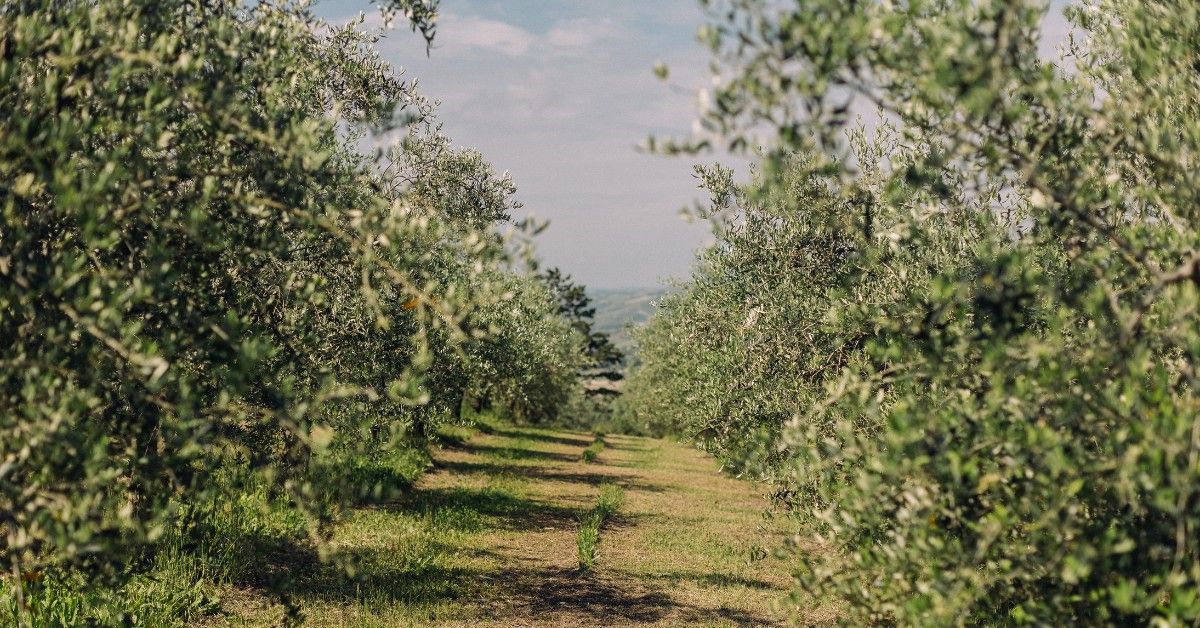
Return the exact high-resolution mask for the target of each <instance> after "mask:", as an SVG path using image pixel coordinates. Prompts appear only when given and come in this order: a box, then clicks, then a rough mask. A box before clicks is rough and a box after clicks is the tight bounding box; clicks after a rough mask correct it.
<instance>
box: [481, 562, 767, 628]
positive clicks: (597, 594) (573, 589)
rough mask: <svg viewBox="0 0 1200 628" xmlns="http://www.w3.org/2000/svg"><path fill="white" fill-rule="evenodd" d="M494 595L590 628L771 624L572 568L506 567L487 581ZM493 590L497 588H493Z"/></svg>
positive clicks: (525, 610)
mask: <svg viewBox="0 0 1200 628" xmlns="http://www.w3.org/2000/svg"><path fill="white" fill-rule="evenodd" d="M488 581H489V583H490V584H491V585H493V586H490V587H489V589H492V590H493V593H492V594H493V595H497V594H498V595H503V596H504V597H505V598H506V599H508V600H509V601H510V603H511V604H512V605H513V607H514V608H513V612H514V613H516V614H518V615H525V616H532V617H548V616H549V615H550V614H551V613H563V612H568V613H574V614H580V615H585V616H587V617H589V621H588V625H597V626H599V625H626V624H631V623H639V622H641V623H652V622H660V621H663V620H670V622H671V623H672V624H677V625H694V624H701V623H711V622H713V621H719V620H724V621H728V622H732V623H735V624H737V625H742V626H760V625H766V624H770V623H771V620H770V619H768V618H765V617H761V616H758V615H755V614H752V613H747V612H743V611H738V610H733V609H724V608H722V609H706V608H699V607H696V606H693V605H690V604H687V603H684V602H681V601H677V600H673V599H672V598H671V597H670V596H669V595H667V594H666V593H664V592H663V591H659V590H646V589H642V588H640V587H637V586H636V585H635V586H623V585H624V584H625V583H623V582H621V581H610V580H607V579H600V578H594V577H591V576H586V575H581V574H580V573H579V572H578V571H576V570H574V569H538V568H534V567H531V566H526V565H506V566H505V569H503V570H501V571H500V572H499V573H496V574H491V575H490V576H489V577H488ZM493 587H494V588H493Z"/></svg>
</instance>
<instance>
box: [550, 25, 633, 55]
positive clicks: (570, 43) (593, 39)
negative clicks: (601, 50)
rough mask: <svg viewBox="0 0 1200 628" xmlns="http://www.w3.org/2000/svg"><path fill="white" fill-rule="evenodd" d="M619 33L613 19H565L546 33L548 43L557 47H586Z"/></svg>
mask: <svg viewBox="0 0 1200 628" xmlns="http://www.w3.org/2000/svg"><path fill="white" fill-rule="evenodd" d="M617 35H619V31H618V30H617V28H616V26H614V25H613V23H612V21H611V20H602V21H600V20H587V19H574V20H564V21H562V22H559V23H558V24H557V25H555V27H554V28H552V29H550V32H548V33H546V43H547V44H549V45H550V46H553V47H555V48H586V47H588V46H591V45H593V44H595V43H597V42H599V41H602V40H604V39H609V38H611V37H616V36H617Z"/></svg>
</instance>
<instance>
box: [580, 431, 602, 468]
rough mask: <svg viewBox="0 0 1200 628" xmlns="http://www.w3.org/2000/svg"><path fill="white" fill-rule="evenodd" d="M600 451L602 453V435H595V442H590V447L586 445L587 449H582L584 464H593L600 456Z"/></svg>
mask: <svg viewBox="0 0 1200 628" xmlns="http://www.w3.org/2000/svg"><path fill="white" fill-rule="evenodd" d="M601 451H604V435H603V434H600V435H597V436H596V440H594V441H592V444H591V445H588V446H587V447H585V448H584V450H583V454H582V457H583V461H584V462H595V461H596V458H598V457H599V456H600V452H601Z"/></svg>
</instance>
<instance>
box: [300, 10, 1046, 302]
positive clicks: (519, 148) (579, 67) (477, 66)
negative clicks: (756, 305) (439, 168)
mask: <svg viewBox="0 0 1200 628" xmlns="http://www.w3.org/2000/svg"><path fill="white" fill-rule="evenodd" d="M1055 4H1056V5H1058V4H1060V3H1059V2H1056V3H1055ZM315 9H316V12H317V14H318V15H320V16H321V17H324V18H326V19H328V20H330V21H343V20H345V19H348V18H350V17H353V16H354V15H357V14H358V13H359V12H360V11H365V12H366V13H367V14H368V15H370V16H375V15H377V11H378V9H377V8H376V7H375V6H373V5H370V4H368V2H367V0H318V1H317V2H315ZM1055 13H1056V15H1054V16H1053V17H1052V18H1051V20H1050V21H1051V22H1052V23H1051V24H1048V25H1047V37H1046V39H1047V40H1048V42H1047V43H1050V42H1053V41H1060V40H1061V39H1062V37H1063V28H1062V21H1061V18H1060V17H1059V16H1058V15H1057V12H1055ZM703 21H704V15H703V13H702V12H701V10H700V8H699V2H697V0H653V1H651V0H606V1H604V2H596V1H590V2H585V1H580V0H443V2H442V3H441V14H440V16H439V18H438V30H437V38H436V41H435V45H434V48H433V50H432V51H431V53H430V55H429V56H428V57H426V54H425V47H424V42H423V40H421V39H420V37H419V36H417V35H414V34H412V33H411V32H409V31H408V29H407V26H405V25H398V26H397V27H396V29H395V30H393V31H391V32H390V33H389V34H388V35H387V37H386V39H385V40H384V41H382V42H381V44H380V49H381V51H382V52H383V54H384V56H385V57H386V58H387V59H388V60H389V61H391V62H392V63H394V64H395V65H396V66H397V67H398V68H403V69H404V71H405V74H406V76H407V77H408V78H415V79H416V80H417V81H418V84H419V85H420V88H421V91H422V92H423V93H424V94H425V95H427V96H429V97H431V98H433V99H435V100H438V101H440V103H441V107H440V109H439V110H440V117H441V119H442V120H443V122H444V124H445V130H446V132H447V133H448V134H449V135H450V136H451V137H452V138H453V139H454V141H455V142H456V143H457V144H459V145H463V146H471V147H475V148H478V149H479V150H480V151H481V152H482V153H483V155H484V157H485V158H487V159H488V160H489V161H491V162H492V163H493V164H494V165H495V166H496V167H497V168H498V169H499V170H507V171H509V172H511V173H512V175H513V177H514V179H515V181H516V183H517V188H518V198H519V199H520V200H521V202H523V203H524V204H525V210H524V211H525V212H528V213H532V214H533V215H535V216H537V217H538V218H540V219H548V220H549V221H550V228H549V229H548V230H547V231H546V232H544V233H543V234H542V235H541V236H540V237H539V251H540V253H541V256H542V257H543V258H544V259H545V260H546V262H547V263H548V264H550V265H555V266H559V267H561V268H563V269H564V270H565V271H566V272H569V273H571V274H572V275H574V276H575V277H576V278H577V279H579V280H581V281H583V282H584V283H585V284H587V285H588V286H590V287H596V288H616V287H645V286H654V285H657V284H659V283H660V280H661V279H662V278H663V277H666V276H685V275H687V273H688V270H689V268H690V266H691V261H692V258H693V253H694V251H695V249H696V248H697V247H698V246H700V245H702V244H703V243H704V242H705V241H706V240H707V239H708V229H707V227H706V226H705V225H703V224H687V223H686V222H684V221H683V220H682V219H681V218H680V217H679V210H680V209H681V208H682V207H684V206H685V205H689V204H690V203H691V202H692V201H693V200H695V199H698V198H701V194H700V192H699V191H698V190H697V189H696V181H695V179H693V177H692V165H693V163H694V158H687V157H676V158H670V157H662V156H655V155H646V154H642V153H639V152H637V151H636V150H635V147H636V145H637V144H639V143H640V142H642V141H643V140H644V139H645V138H646V137H647V136H648V135H650V134H660V135H676V136H683V135H686V133H687V131H688V130H689V129H690V128H691V124H692V119H693V117H694V113H695V111H696V102H695V92H696V90H697V89H698V88H700V87H702V86H704V85H705V83H706V82H707V80H708V75H707V70H706V66H707V62H708V56H707V54H706V52H705V50H704V49H703V48H702V47H701V46H700V44H698V43H696V40H695V33H696V29H697V28H698V27H699V26H700V25H701V24H702V23H703ZM660 60H661V61H664V62H666V63H667V64H668V65H669V66H670V68H671V80H670V82H669V83H668V84H664V83H663V82H661V81H659V80H658V79H657V78H655V77H654V75H653V74H652V71H651V70H652V68H653V66H654V64H655V63H656V62H657V61H660ZM703 159H704V160H705V161H714V160H716V159H717V158H716V157H706V158H703Z"/></svg>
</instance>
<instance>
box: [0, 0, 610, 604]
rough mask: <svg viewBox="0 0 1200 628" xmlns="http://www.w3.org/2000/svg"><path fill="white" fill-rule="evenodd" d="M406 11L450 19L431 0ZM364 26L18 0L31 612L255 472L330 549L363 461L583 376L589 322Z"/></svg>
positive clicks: (560, 396) (9, 30)
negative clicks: (59, 588)
mask: <svg viewBox="0 0 1200 628" xmlns="http://www.w3.org/2000/svg"><path fill="white" fill-rule="evenodd" d="M51 4H53V6H51ZM395 4H396V6H395V7H394V9H399V10H402V11H403V12H404V15H405V16H406V17H408V18H410V19H411V20H412V23H413V26H414V29H418V30H420V31H421V32H422V33H423V34H425V35H426V36H427V37H431V36H432V29H433V22H432V19H431V18H432V9H433V5H432V3H428V2H419V1H416V2H397V3H395ZM359 26H360V25H359V24H349V25H344V26H337V25H330V24H323V23H319V22H317V21H316V20H315V19H314V18H313V16H312V15H311V14H310V13H309V12H308V11H307V9H305V8H303V6H297V5H293V4H290V3H261V4H259V3H245V2H241V1H240V0H118V1H105V2H92V1H79V2H55V3H44V2H6V3H3V4H0V338H3V339H4V341H3V343H0V345H2V346H0V561H2V562H3V563H4V564H5V566H6V567H7V568H8V570H9V571H10V572H11V573H12V574H13V578H12V580H11V581H10V582H11V585H12V586H15V587H16V590H17V591H16V592H17V595H18V604H19V603H20V600H19V597H20V592H21V586H22V582H24V581H27V580H28V579H29V577H31V576H29V574H40V573H42V572H43V571H44V570H46V569H52V568H55V569H57V568H62V567H64V566H70V567H72V568H74V569H76V570H78V571H79V572H81V573H84V574H86V575H87V576H89V577H93V576H115V577H120V576H124V575H127V574H128V573H129V569H128V568H127V565H128V563H129V562H130V561H138V560H141V559H140V558H139V557H143V556H145V555H146V554H147V553H151V554H152V553H153V551H154V548H155V547H156V544H157V543H158V542H160V541H161V539H163V538H164V537H166V536H170V535H176V536H177V535H178V534H185V535H186V534H187V533H188V530H189V529H188V528H187V527H186V526H183V523H181V522H183V521H185V520H187V521H189V522H192V523H195V522H194V521H193V519H194V517H183V515H184V514H186V513H189V512H190V513H191V514H192V515H195V512H196V509H195V506H197V505H199V504H203V503H214V502H217V503H228V502H230V501H231V500H234V496H235V495H237V494H239V493H240V492H242V491H244V490H247V487H249V486H254V487H255V490H264V488H263V487H265V490H267V491H268V492H270V493H271V494H273V495H276V496H277V501H278V502H279V503H281V504H286V507H287V508H288V509H290V510H291V511H293V512H295V513H298V514H300V515H303V517H304V520H305V521H307V522H308V524H309V526H308V527H309V531H310V534H311V537H312V539H313V541H314V542H316V543H318V544H319V543H321V541H322V538H323V535H322V533H321V532H322V529H323V528H322V524H323V523H325V522H327V521H329V520H330V517H331V516H332V514H333V513H334V512H335V511H336V510H337V508H338V507H339V506H340V505H342V504H344V503H345V502H346V500H348V499H352V498H354V496H355V495H356V494H358V493H360V492H361V490H365V489H368V488H370V487H359V486H354V485H351V484H350V482H351V477H353V474H351V473H349V472H348V470H347V469H348V467H347V465H346V464H344V461H346V460H348V459H350V458H353V457H355V456H359V455H365V454H370V453H373V452H378V451H382V450H386V449H387V448H389V447H391V446H393V444H394V443H395V442H396V440H397V439H400V438H411V437H412V435H414V434H416V435H418V436H419V435H423V434H425V433H427V432H428V431H429V430H430V429H431V428H432V427H434V426H436V423H437V422H438V421H445V420H454V419H456V418H458V417H459V416H460V410H461V408H462V407H463V405H464V402H466V403H467V404H468V405H472V406H474V407H476V408H479V407H481V406H484V405H489V406H492V407H497V408H502V409H504V410H507V411H510V412H513V413H516V414H520V415H523V416H527V417H534V418H552V417H554V416H555V414H556V413H557V412H559V411H560V410H561V408H563V407H564V406H565V404H566V403H567V402H568V401H569V400H570V399H571V396H572V394H573V393H574V392H575V391H576V389H577V387H578V377H577V376H578V373H579V371H580V369H581V368H583V366H584V365H585V364H586V363H587V362H586V357H585V344H586V342H587V340H586V339H585V338H584V337H583V336H582V335H581V334H580V333H579V332H578V331H577V330H576V329H575V328H574V327H573V325H572V323H571V322H570V321H568V320H567V319H566V318H565V317H563V316H561V315H560V312H559V307H560V304H559V302H558V299H557V295H555V294H552V293H551V291H550V289H549V288H548V287H547V286H546V285H545V284H544V282H542V281H541V280H540V279H539V278H537V277H536V276H535V275H533V274H531V273H528V272H519V271H518V270H514V268H518V269H519V268H521V267H522V264H523V263H524V262H522V260H521V258H520V256H519V255H517V254H516V250H517V248H518V247H515V246H513V245H511V244H510V243H509V242H508V241H506V239H504V238H502V237H500V236H498V235H497V233H498V230H497V227H498V226H499V225H501V224H502V223H507V222H510V216H511V213H512V212H513V210H514V209H516V208H517V207H518V205H517V204H516V203H515V201H514V198H513V194H514V187H513V184H512V182H511V181H510V180H509V179H508V178H507V176H501V175H498V174H497V173H495V172H494V171H493V170H492V168H491V167H490V166H489V165H488V164H487V163H486V162H485V161H484V160H483V159H482V158H481V157H480V156H479V155H478V154H477V153H474V152H472V151H463V150H456V149H454V148H453V147H452V145H451V144H450V142H449V140H448V139H447V138H446V137H445V136H444V135H443V134H442V133H441V130H440V127H439V126H438V124H437V121H436V118H435V116H434V112H433V109H432V107H431V106H430V104H429V103H428V102H427V101H426V100H425V99H424V98H423V97H422V96H421V95H420V94H419V93H418V92H417V91H416V90H415V87H414V85H413V84H412V83H409V82H405V81H402V80H400V79H399V78H398V77H397V76H396V74H395V73H394V72H393V71H392V69H391V68H390V67H388V65H387V64H385V63H384V62H382V61H381V60H380V59H379V58H378V56H377V54H376V52H375V49H374V47H373V43H374V41H373V39H372V38H371V37H370V36H368V35H365V34H364V33H363V32H362V31H361V30H360V29H359ZM387 137H399V138H400V141H399V142H398V143H397V144H395V145H393V146H392V147H390V148H387V149H380V150H373V149H370V148H364V147H370V146H371V145H373V144H375V143H378V142H380V140H381V138H387ZM181 526H183V527H181Z"/></svg>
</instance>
